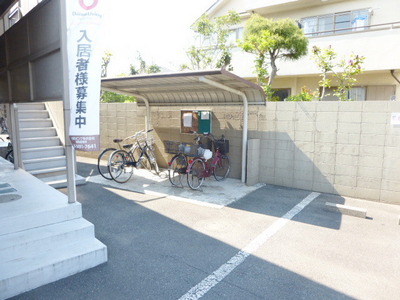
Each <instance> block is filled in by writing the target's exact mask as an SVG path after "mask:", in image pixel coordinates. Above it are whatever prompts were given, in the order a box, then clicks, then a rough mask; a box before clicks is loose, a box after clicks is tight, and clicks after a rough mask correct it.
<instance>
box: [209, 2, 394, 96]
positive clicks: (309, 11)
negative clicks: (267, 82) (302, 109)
mask: <svg viewBox="0 0 400 300" xmlns="http://www.w3.org/2000/svg"><path fill="white" fill-rule="evenodd" d="M229 10H234V11H236V12H238V13H240V15H241V16H242V22H241V24H240V25H237V26H236V27H235V28H232V39H240V38H241V37H242V36H243V27H244V25H245V23H246V21H247V20H248V19H249V17H250V16H251V14H252V13H257V14H259V15H262V16H264V17H266V18H273V19H279V18H292V19H294V20H296V21H297V22H298V24H299V26H301V28H302V29H303V31H304V33H305V35H306V36H307V37H308V38H309V49H311V48H312V47H313V46H314V45H316V46H318V47H322V48H326V47H328V46H331V47H332V48H333V49H334V50H335V52H337V54H338V57H339V58H340V57H346V58H348V57H349V55H350V54H351V53H354V54H357V55H361V56H364V57H365V58H366V59H365V62H364V64H363V67H364V72H363V74H361V75H359V76H358V77H357V79H358V81H357V84H356V86H355V87H354V88H353V90H352V91H351V92H350V93H351V94H350V95H349V96H350V97H351V98H352V99H355V100H397V101H398V100H400V56H399V54H398V50H399V49H400V15H399V13H398V12H399V11H400V1H393V0H255V1H245V0H219V1H216V2H215V3H214V5H213V6H212V7H211V8H210V9H208V10H207V12H206V13H207V14H208V15H209V16H210V17H211V18H213V17H217V16H220V15H224V14H226V13H227V12H228V11H229ZM309 53H310V51H309ZM253 59H254V56H252V55H251V54H248V53H244V52H243V51H242V50H241V49H239V48H236V49H234V53H233V66H234V72H235V73H236V74H238V75H240V76H242V77H245V78H247V79H254V80H255V72H254V63H253ZM277 65H278V68H279V71H278V77H277V78H276V80H275V82H274V85H273V88H274V89H276V90H278V91H279V92H278V94H279V95H280V98H281V100H283V99H284V98H285V97H286V96H289V95H294V94H297V93H299V92H300V91H301V88H302V87H307V88H309V89H311V90H313V91H314V90H316V89H319V87H318V81H319V80H320V73H319V71H318V68H317V67H316V64H315V63H314V61H313V60H312V59H311V56H310V54H309V55H307V56H306V57H303V58H302V59H300V60H298V61H294V62H293V61H278V63H277ZM336 99H337V98H336ZM336 99H335V97H334V96H330V97H327V98H326V99H325V100H336Z"/></svg>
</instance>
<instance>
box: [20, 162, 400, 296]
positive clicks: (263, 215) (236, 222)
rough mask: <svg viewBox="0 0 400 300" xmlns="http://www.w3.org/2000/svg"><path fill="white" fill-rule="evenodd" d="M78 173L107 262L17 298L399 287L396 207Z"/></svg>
mask: <svg viewBox="0 0 400 300" xmlns="http://www.w3.org/2000/svg"><path fill="white" fill-rule="evenodd" d="M78 173H79V174H80V175H82V176H88V175H89V174H92V175H91V178H90V179H89V180H88V183H87V184H86V185H83V186H79V187H77V193H78V201H79V202H81V203H82V207H83V215H84V217H85V218H86V219H87V220H89V221H91V222H92V223H94V224H95V226H96V227H95V230H96V236H97V238H98V239H99V240H101V241H102V242H103V243H105V244H106V245H107V246H108V253H109V260H108V262H107V263H106V264H103V265H101V266H98V267H96V268H93V269H91V270H87V271H85V272H82V273H79V274H76V275H74V276H71V277H68V278H65V279H63V280H60V281H57V282H54V283H52V284H49V285H46V286H43V287H40V288H38V289H35V290H33V291H30V292H28V293H25V294H23V295H20V296H18V297H16V298H15V299H21V300H25V299H29V300H35V299H38V300H39V299H40V300H50V299H51V300H53V299H58V300H64V299H65V300H67V299H68V300H69V299H75V300H80V299H82V300H83V299H85V300H91V299H96V300H97V299H118V300H124V299H141V300H142V299H161V300H164V299H198V298H199V297H202V299H217V300H220V299H229V300H232V299H233V300H235V299H246V300H252V299H296V300H298V299H335V300H336V299H374V300H375V299H396V298H398V295H400V286H399V284H398V283H399V282H400V273H399V271H398V270H399V268H400V256H399V253H400V243H399V241H400V225H399V224H398V222H399V216H400V206H393V205H385V204H380V203H374V202H369V201H363V200H358V199H345V198H342V197H339V196H334V195H326V194H321V195H320V194H318V193H313V192H311V191H304V190H297V189H289V188H282V187H276V186H269V185H265V186H262V187H260V188H258V189H256V190H253V191H250V193H248V194H246V195H245V196H244V197H242V198H240V199H238V200H236V201H234V202H229V203H230V204H228V205H226V206H218V207H215V206H213V205H215V203H214V204H213V205H211V206H208V205H199V201H194V202H190V201H177V200H176V199H174V198H170V197H169V196H164V195H162V194H150V193H149V194H143V193H137V192H133V191H130V190H127V189H126V188H123V185H119V186H111V185H107V186H106V185H102V184H100V183H98V182H97V180H98V179H97V178H96V166H95V165H93V164H91V163H90V162H88V161H86V162H85V161H81V162H80V163H79V164H78ZM133 182H134V181H133ZM137 183H138V181H137ZM125 187H126V186H125ZM142 187H143V186H142ZM146 188H147V187H145V189H146ZM62 191H63V192H65V190H62ZM158 192H159V191H157V193H158ZM204 192H207V189H206V188H204V191H203V193H204ZM182 193H184V192H182ZM185 193H186V190H185ZM180 196H182V195H180ZM220 197H222V198H223V197H224V196H223V195H220ZM182 198H184V197H182ZM327 201H329V202H333V203H340V204H347V205H351V206H355V207H362V208H365V209H367V216H368V218H367V219H362V218H356V217H351V216H347V215H341V214H339V213H335V212H331V211H327V210H325V209H324V208H325V202H327ZM220 204H221V203H220Z"/></svg>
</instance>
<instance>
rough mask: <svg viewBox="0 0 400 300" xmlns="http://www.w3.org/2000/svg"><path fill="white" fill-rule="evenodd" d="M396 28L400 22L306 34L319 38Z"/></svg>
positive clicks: (399, 26) (399, 25)
mask: <svg viewBox="0 0 400 300" xmlns="http://www.w3.org/2000/svg"><path fill="white" fill-rule="evenodd" d="M395 28H400V22H392V23H382V24H376V25H366V26H357V27H348V28H340V29H332V30H326V31H317V32H312V33H306V34H305V36H306V37H309V38H319V37H325V36H331V35H341V34H354V33H361V32H366V31H378V30H390V29H395Z"/></svg>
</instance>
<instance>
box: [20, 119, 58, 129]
mask: <svg viewBox="0 0 400 300" xmlns="http://www.w3.org/2000/svg"><path fill="white" fill-rule="evenodd" d="M37 127H40V128H43V127H53V121H52V120H51V119H49V118H48V119H22V120H19V128H20V129H22V128H37Z"/></svg>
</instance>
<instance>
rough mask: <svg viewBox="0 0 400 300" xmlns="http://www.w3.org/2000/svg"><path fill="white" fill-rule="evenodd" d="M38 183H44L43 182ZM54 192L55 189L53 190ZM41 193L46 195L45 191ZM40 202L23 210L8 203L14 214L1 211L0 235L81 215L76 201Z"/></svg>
mask: <svg viewBox="0 0 400 300" xmlns="http://www.w3.org/2000/svg"><path fill="white" fill-rule="evenodd" d="M40 184H43V185H45V184H44V183H40ZM45 186H46V185H45ZM46 187H47V186H46ZM48 188H50V187H48ZM54 192H57V191H56V190H54ZM43 195H47V196H48V194H45V193H44V194H43ZM36 197H37V196H36ZM46 201H47V202H46ZM42 202H43V203H42ZM42 202H41V206H40V207H33V208H30V209H25V210H23V209H21V207H20V206H19V204H18V203H13V204H10V205H9V206H12V207H14V210H13V211H12V212H13V213H14V214H13V215H12V217H9V214H7V215H6V214H5V213H4V212H3V214H2V218H0V236H1V235H3V234H13V233H15V232H18V231H23V230H27V229H30V228H35V227H40V226H47V225H49V224H54V223H58V222H64V221H67V220H71V219H77V218H81V217H82V206H81V204H80V203H78V202H75V203H72V204H68V203H67V201H65V203H62V204H60V203H59V201H57V202H56V201H55V200H54V199H48V198H47V199H43V200H42ZM0 273H1V272H0ZM0 295H1V293H0Z"/></svg>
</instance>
